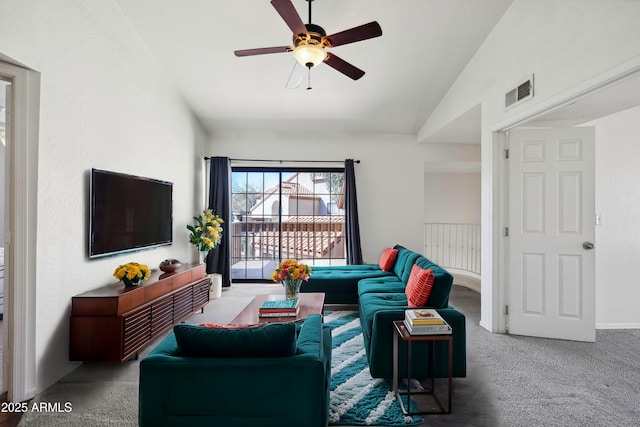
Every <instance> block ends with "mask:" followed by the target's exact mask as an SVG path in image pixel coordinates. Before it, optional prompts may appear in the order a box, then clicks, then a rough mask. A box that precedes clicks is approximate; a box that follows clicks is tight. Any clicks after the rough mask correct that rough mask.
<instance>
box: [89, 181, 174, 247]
mask: <svg viewBox="0 0 640 427" xmlns="http://www.w3.org/2000/svg"><path fill="white" fill-rule="evenodd" d="M90 193H91V195H90V197H91V200H90V205H91V206H90V220H89V222H90V224H89V258H97V257H102V256H107V255H113V254H116V253H120V252H127V251H133V250H139V249H144V248H149V247H154V246H160V245H169V244H171V242H172V240H173V218H172V208H173V201H172V196H173V184H172V183H171V182H166V181H159V180H156V179H151V178H143V177H139V176H133V175H126V174H122V173H116V172H109V171H105V170H99V169H92V170H91V190H90Z"/></svg>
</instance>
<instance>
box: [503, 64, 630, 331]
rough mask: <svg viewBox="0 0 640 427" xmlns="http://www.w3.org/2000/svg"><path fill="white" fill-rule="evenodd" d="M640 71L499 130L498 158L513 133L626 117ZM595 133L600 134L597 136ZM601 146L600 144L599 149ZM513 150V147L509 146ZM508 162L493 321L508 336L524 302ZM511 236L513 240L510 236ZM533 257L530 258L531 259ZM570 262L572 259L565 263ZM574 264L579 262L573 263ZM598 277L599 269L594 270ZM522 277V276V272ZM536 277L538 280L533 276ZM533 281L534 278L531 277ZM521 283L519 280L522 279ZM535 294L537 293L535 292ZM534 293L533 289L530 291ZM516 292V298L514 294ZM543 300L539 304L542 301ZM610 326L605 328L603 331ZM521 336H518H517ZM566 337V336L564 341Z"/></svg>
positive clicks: (593, 214) (594, 221)
mask: <svg viewBox="0 0 640 427" xmlns="http://www.w3.org/2000/svg"><path fill="white" fill-rule="evenodd" d="M639 84H640V72H638V70H637V69H633V70H629V71H627V72H626V73H624V74H621V75H616V76H612V77H611V78H610V79H609V80H608V81H606V82H602V83H601V84H599V85H597V86H592V87H590V88H589V89H588V90H585V91H584V92H582V93H580V94H578V95H576V94H574V95H572V96H567V98H566V100H565V102H564V103H563V104H561V105H560V104H557V105H556V106H555V107H554V108H547V109H546V110H544V111H537V112H533V113H532V114H529V115H528V116H527V115H523V116H521V117H522V118H521V119H519V120H517V121H515V120H514V122H513V123H509V124H503V125H501V126H500V127H499V131H497V132H496V134H495V138H494V141H496V144H495V146H494V147H495V150H494V155H495V156H496V158H497V156H498V153H500V154H502V152H503V150H504V149H506V148H508V136H507V135H508V132H510V131H513V130H515V129H532V128H534V129H557V128H559V127H576V126H589V125H591V122H592V121H594V120H597V119H600V118H603V117H608V116H611V115H614V114H616V113H620V112H623V111H625V110H629V109H630V108H633V107H636V106H638V105H639V104H640V89H638V88H639V86H638V85H639ZM596 134H597V132H596ZM598 144H599V143H598V141H597V140H596V147H597V146H598ZM600 144H604V141H601V142H600ZM601 146H602V145H601ZM509 148H510V147H509ZM608 150H615V148H609V149H608ZM509 157H512V156H511V151H509ZM598 162H602V157H598ZM507 164H508V162H507V161H506V160H504V161H500V162H497V163H496V166H495V167H494V178H498V180H499V182H500V183H499V187H500V191H499V194H500V196H499V197H498V198H499V199H500V202H499V203H497V204H496V206H498V205H499V206H503V208H499V211H500V212H501V213H500V220H499V223H498V227H497V228H496V229H494V232H493V236H494V238H493V241H494V244H496V245H497V246H496V247H497V251H496V253H499V254H500V256H499V257H498V270H497V274H498V277H499V278H500V280H499V281H496V283H495V284H494V286H493V292H494V294H493V297H492V299H493V301H495V302H496V303H497V305H494V306H493V309H492V314H493V319H494V321H497V324H498V328H496V329H500V330H502V331H506V330H507V328H508V325H509V323H511V320H512V315H513V312H512V305H511V303H512V301H513V298H518V299H519V303H520V302H522V292H520V291H522V289H523V286H521V283H519V284H518V283H516V284H514V283H511V282H512V281H518V280H520V279H521V278H517V277H516V278H515V279H514V278H513V277H512V276H511V274H510V269H511V265H510V262H511V261H512V259H513V258H512V257H513V253H512V250H513V248H512V244H511V239H512V237H513V236H512V234H511V231H512V228H511V225H512V224H510V221H512V220H513V219H512V215H511V210H512V209H513V208H514V201H513V200H511V199H513V198H514V197H519V196H516V195H513V194H510V193H509V191H508V187H509V186H512V185H514V183H513V182H512V181H511V180H510V179H507V178H508V176H509V175H508V173H509V170H508V169H509V167H510V165H509V166H507ZM595 177H596V181H594V182H595V183H594V184H591V185H590V187H591V188H590V191H594V189H595V187H596V186H597V182H598V181H597V180H598V174H597V173H596V174H595ZM507 182H508V184H507ZM597 208H598V203H597V197H596V209H597ZM596 209H594V210H593V211H592V212H590V213H589V221H590V222H591V224H592V225H594V224H598V222H597V221H598V219H597V217H596V214H597V212H595V210H596ZM595 228H596V232H595V236H596V239H597V236H598V232H597V230H598V227H595ZM507 231H508V234H509V236H508V237H507ZM589 242H592V243H594V244H595V250H592V251H591V252H592V254H591V255H590V256H591V257H592V258H593V261H590V262H593V263H594V264H597V262H598V261H597V259H598V258H599V257H597V255H598V254H597V252H598V242H597V241H596V240H589V241H587V240H585V243H589ZM534 258H535V257H531V260H533V259H534ZM567 259H568V258H567ZM574 260H575V259H574ZM596 272H598V269H597V268H596ZM520 273H521V272H520ZM531 277H535V276H531ZM531 277H530V278H531ZM602 279H607V278H606V277H602ZM554 280H555V282H556V283H555V284H554V291H556V292H557V290H558V288H559V286H558V283H557V282H558V276H557V275H556V278H555V279H554ZM520 282H521V280H520ZM595 282H596V284H595V285H594V287H595V294H596V297H595V301H598V302H597V304H602V301H601V300H600V299H599V298H598V297H597V295H598V280H597V277H596V280H595ZM604 285H606V284H605V283H602V284H600V286H604ZM531 289H535V288H531ZM531 289H530V290H531ZM514 293H515V295H514ZM555 296H556V298H558V297H561V295H560V294H559V293H556V295H555ZM541 300H542V299H540V301H541ZM595 305H596V304H595V303H593V304H592V306H591V307H590V308H589V310H591V313H589V314H590V315H591V316H593V317H594V320H593V323H594V326H593V336H595V329H596V327H597V324H596V321H597V319H595V317H596V313H597V310H598V307H597V306H595ZM604 327H606V326H604ZM508 329H509V330H508V332H510V333H511V332H512V331H511V328H508ZM516 333H517V332H516ZM523 334H524V335H534V336H543V335H544V334H539V333H538V332H532V333H523ZM562 338H566V337H562ZM569 339H578V340H587V341H589V340H590V339H585V338H584V337H582V338H580V337H578V336H574V337H569Z"/></svg>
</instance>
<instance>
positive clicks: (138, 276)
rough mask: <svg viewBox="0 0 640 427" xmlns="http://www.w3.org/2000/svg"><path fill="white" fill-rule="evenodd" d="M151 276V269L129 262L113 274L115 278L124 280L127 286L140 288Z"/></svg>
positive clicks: (120, 266)
mask: <svg viewBox="0 0 640 427" xmlns="http://www.w3.org/2000/svg"><path fill="white" fill-rule="evenodd" d="M150 275H151V271H150V270H149V267H147V266H146V265H144V264H139V263H137V262H128V263H126V264H122V265H119V266H118V268H116V269H115V271H114V272H113V277H115V278H116V279H118V280H122V282H124V285H125V286H138V285H139V284H140V283H142V281H143V280H147V279H148V278H149V276H150Z"/></svg>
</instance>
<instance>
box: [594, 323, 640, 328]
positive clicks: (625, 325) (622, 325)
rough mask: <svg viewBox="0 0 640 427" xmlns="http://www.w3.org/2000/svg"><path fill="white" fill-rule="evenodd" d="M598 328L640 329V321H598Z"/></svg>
mask: <svg viewBox="0 0 640 427" xmlns="http://www.w3.org/2000/svg"><path fill="white" fill-rule="evenodd" d="M596 329H640V323H596Z"/></svg>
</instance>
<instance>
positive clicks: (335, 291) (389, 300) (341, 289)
mask: <svg viewBox="0 0 640 427" xmlns="http://www.w3.org/2000/svg"><path fill="white" fill-rule="evenodd" d="M394 249H397V250H398V255H397V258H396V261H395V264H394V266H393V270H392V271H389V272H385V271H382V270H381V269H380V267H379V266H378V265H373V264H366V265H349V266H340V267H338V266H336V267H314V268H313V272H312V275H311V278H310V279H309V281H308V282H306V283H303V289H302V292H324V293H325V295H326V296H325V302H326V303H334V304H355V303H357V304H358V309H359V312H360V323H361V326H362V332H363V336H364V344H365V349H366V352H367V358H368V361H369V369H370V371H371V375H372V376H373V377H374V378H391V377H392V375H393V364H392V355H393V321H394V320H403V319H404V311H405V310H407V309H409V305H408V301H407V296H406V295H405V288H406V286H407V283H408V281H409V275H410V273H411V268H412V267H413V266H414V265H418V266H419V267H421V268H423V269H431V270H432V271H433V274H434V284H433V289H432V291H431V294H430V296H429V299H428V300H427V302H426V304H425V305H424V306H425V307H429V308H435V309H436V310H437V311H438V313H439V314H440V315H441V316H442V317H443V318H444V319H445V321H446V322H447V323H449V325H450V326H451V328H452V330H453V334H452V335H453V376H454V377H465V376H466V373H467V367H466V366H467V365H466V324H465V322H466V320H465V317H464V315H463V314H462V313H460V312H459V311H457V310H456V309H455V308H453V307H451V306H449V293H450V292H451V287H452V285H453V276H451V274H450V273H449V272H447V271H446V270H445V269H444V268H442V267H440V266H439V265H437V264H435V263H433V262H432V261H430V260H429V259H427V258H426V257H424V256H422V255H420V254H418V253H416V252H414V251H411V250H409V249H407V248H405V247H403V246H401V245H396V246H394ZM435 346H436V347H435V352H436V362H437V363H436V368H435V369H436V372H435V374H436V376H437V377H446V376H447V373H448V371H447V364H446V361H447V357H446V354H447V344H446V342H438V343H436V344H435ZM411 356H412V367H411V371H412V375H415V376H416V377H417V378H420V377H425V376H426V375H427V374H428V373H427V372H426V367H427V366H429V364H428V359H429V354H428V346H427V344H426V343H414V345H413V346H412V354H411ZM399 357H400V360H405V358H406V345H405V344H404V343H401V345H400V355H399ZM404 372H405V369H404V367H403V366H402V364H401V366H400V374H401V375H403V374H404Z"/></svg>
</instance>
